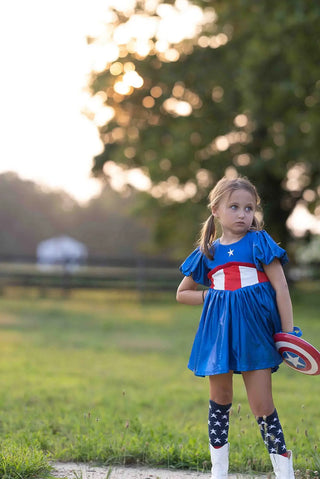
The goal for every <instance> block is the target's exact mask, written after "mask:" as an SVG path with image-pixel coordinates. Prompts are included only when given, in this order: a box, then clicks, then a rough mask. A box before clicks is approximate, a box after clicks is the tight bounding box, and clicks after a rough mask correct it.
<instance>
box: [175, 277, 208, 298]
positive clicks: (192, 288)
mask: <svg viewBox="0 0 320 479" xmlns="http://www.w3.org/2000/svg"><path fill="white" fill-rule="evenodd" d="M197 288H198V284H197V283H196V282H195V281H193V279H192V276H185V277H184V278H183V280H182V281H181V283H180V284H179V287H178V289H177V295H176V299H177V301H178V303H184V304H191V305H198V304H202V303H203V294H205V293H203V291H201V290H200V291H199V290H198V291H197Z"/></svg>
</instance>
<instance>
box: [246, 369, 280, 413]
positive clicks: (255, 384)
mask: <svg viewBox="0 0 320 479" xmlns="http://www.w3.org/2000/svg"><path fill="white" fill-rule="evenodd" d="M242 377H243V381H244V384H245V387H246V390H247V396H248V401H249V405H250V408H251V411H252V412H253V414H254V415H255V416H256V417H257V416H269V415H270V414H272V413H273V411H274V403H273V398H272V382H271V369H258V370H257V371H244V372H243V373H242Z"/></svg>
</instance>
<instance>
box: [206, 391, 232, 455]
mask: <svg viewBox="0 0 320 479" xmlns="http://www.w3.org/2000/svg"><path fill="white" fill-rule="evenodd" d="M230 409H231V403H230V404H226V405H222V404H217V403H215V402H214V401H211V400H210V401H209V418H208V430H209V441H210V444H211V446H213V447H215V448H218V447H222V446H224V445H225V444H226V443H227V442H228V434H229V412H230Z"/></svg>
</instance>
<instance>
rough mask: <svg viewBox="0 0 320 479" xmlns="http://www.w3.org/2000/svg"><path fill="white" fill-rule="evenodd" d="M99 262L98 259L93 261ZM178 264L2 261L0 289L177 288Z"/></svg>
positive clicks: (0, 266)
mask: <svg viewBox="0 0 320 479" xmlns="http://www.w3.org/2000/svg"><path fill="white" fill-rule="evenodd" d="M94 263H98V261H97V260H96V261H94ZM181 278H182V275H181V273H180V272H179V268H178V264H175V263H169V262H162V263H161V262H159V261H151V260H150V261H148V260H147V259H143V260H142V259H138V260H136V261H131V262H129V261H128V262H126V261H123V260H121V261H117V260H115V259H112V260H109V261H107V260H103V261H102V262H101V263H100V264H99V265H98V264H89V265H82V266H75V265H70V264H66V265H38V264H36V263H35V262H29V261H21V260H20V261H18V262H12V261H10V262H8V261H6V262H0V292H2V293H4V291H5V288H6V287H13V286H19V287H24V288H31V287H33V288H38V289H39V290H42V291H44V290H46V289H50V288H60V289H62V290H65V291H67V290H71V289H79V288H87V289H88V288H89V289H126V290H138V291H155V290H159V291H167V290H172V291H174V290H175V289H176V288H177V285H178V284H179V282H180V281H181Z"/></svg>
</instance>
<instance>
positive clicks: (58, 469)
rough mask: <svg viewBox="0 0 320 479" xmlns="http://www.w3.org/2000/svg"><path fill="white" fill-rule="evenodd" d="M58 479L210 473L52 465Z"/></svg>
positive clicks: (242, 478) (202, 478)
mask: <svg viewBox="0 0 320 479" xmlns="http://www.w3.org/2000/svg"><path fill="white" fill-rule="evenodd" d="M52 466H53V467H54V472H53V475H54V476H55V477H57V478H59V479H65V478H67V479H210V473H203V472H194V471H179V470H168V469H153V468H149V467H141V468H138V467H118V466H114V467H94V466H90V465H88V464H75V463H54V464H52ZM229 479H267V476H265V475H259V476H258V475H256V476H248V475H242V474H233V475H229Z"/></svg>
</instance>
